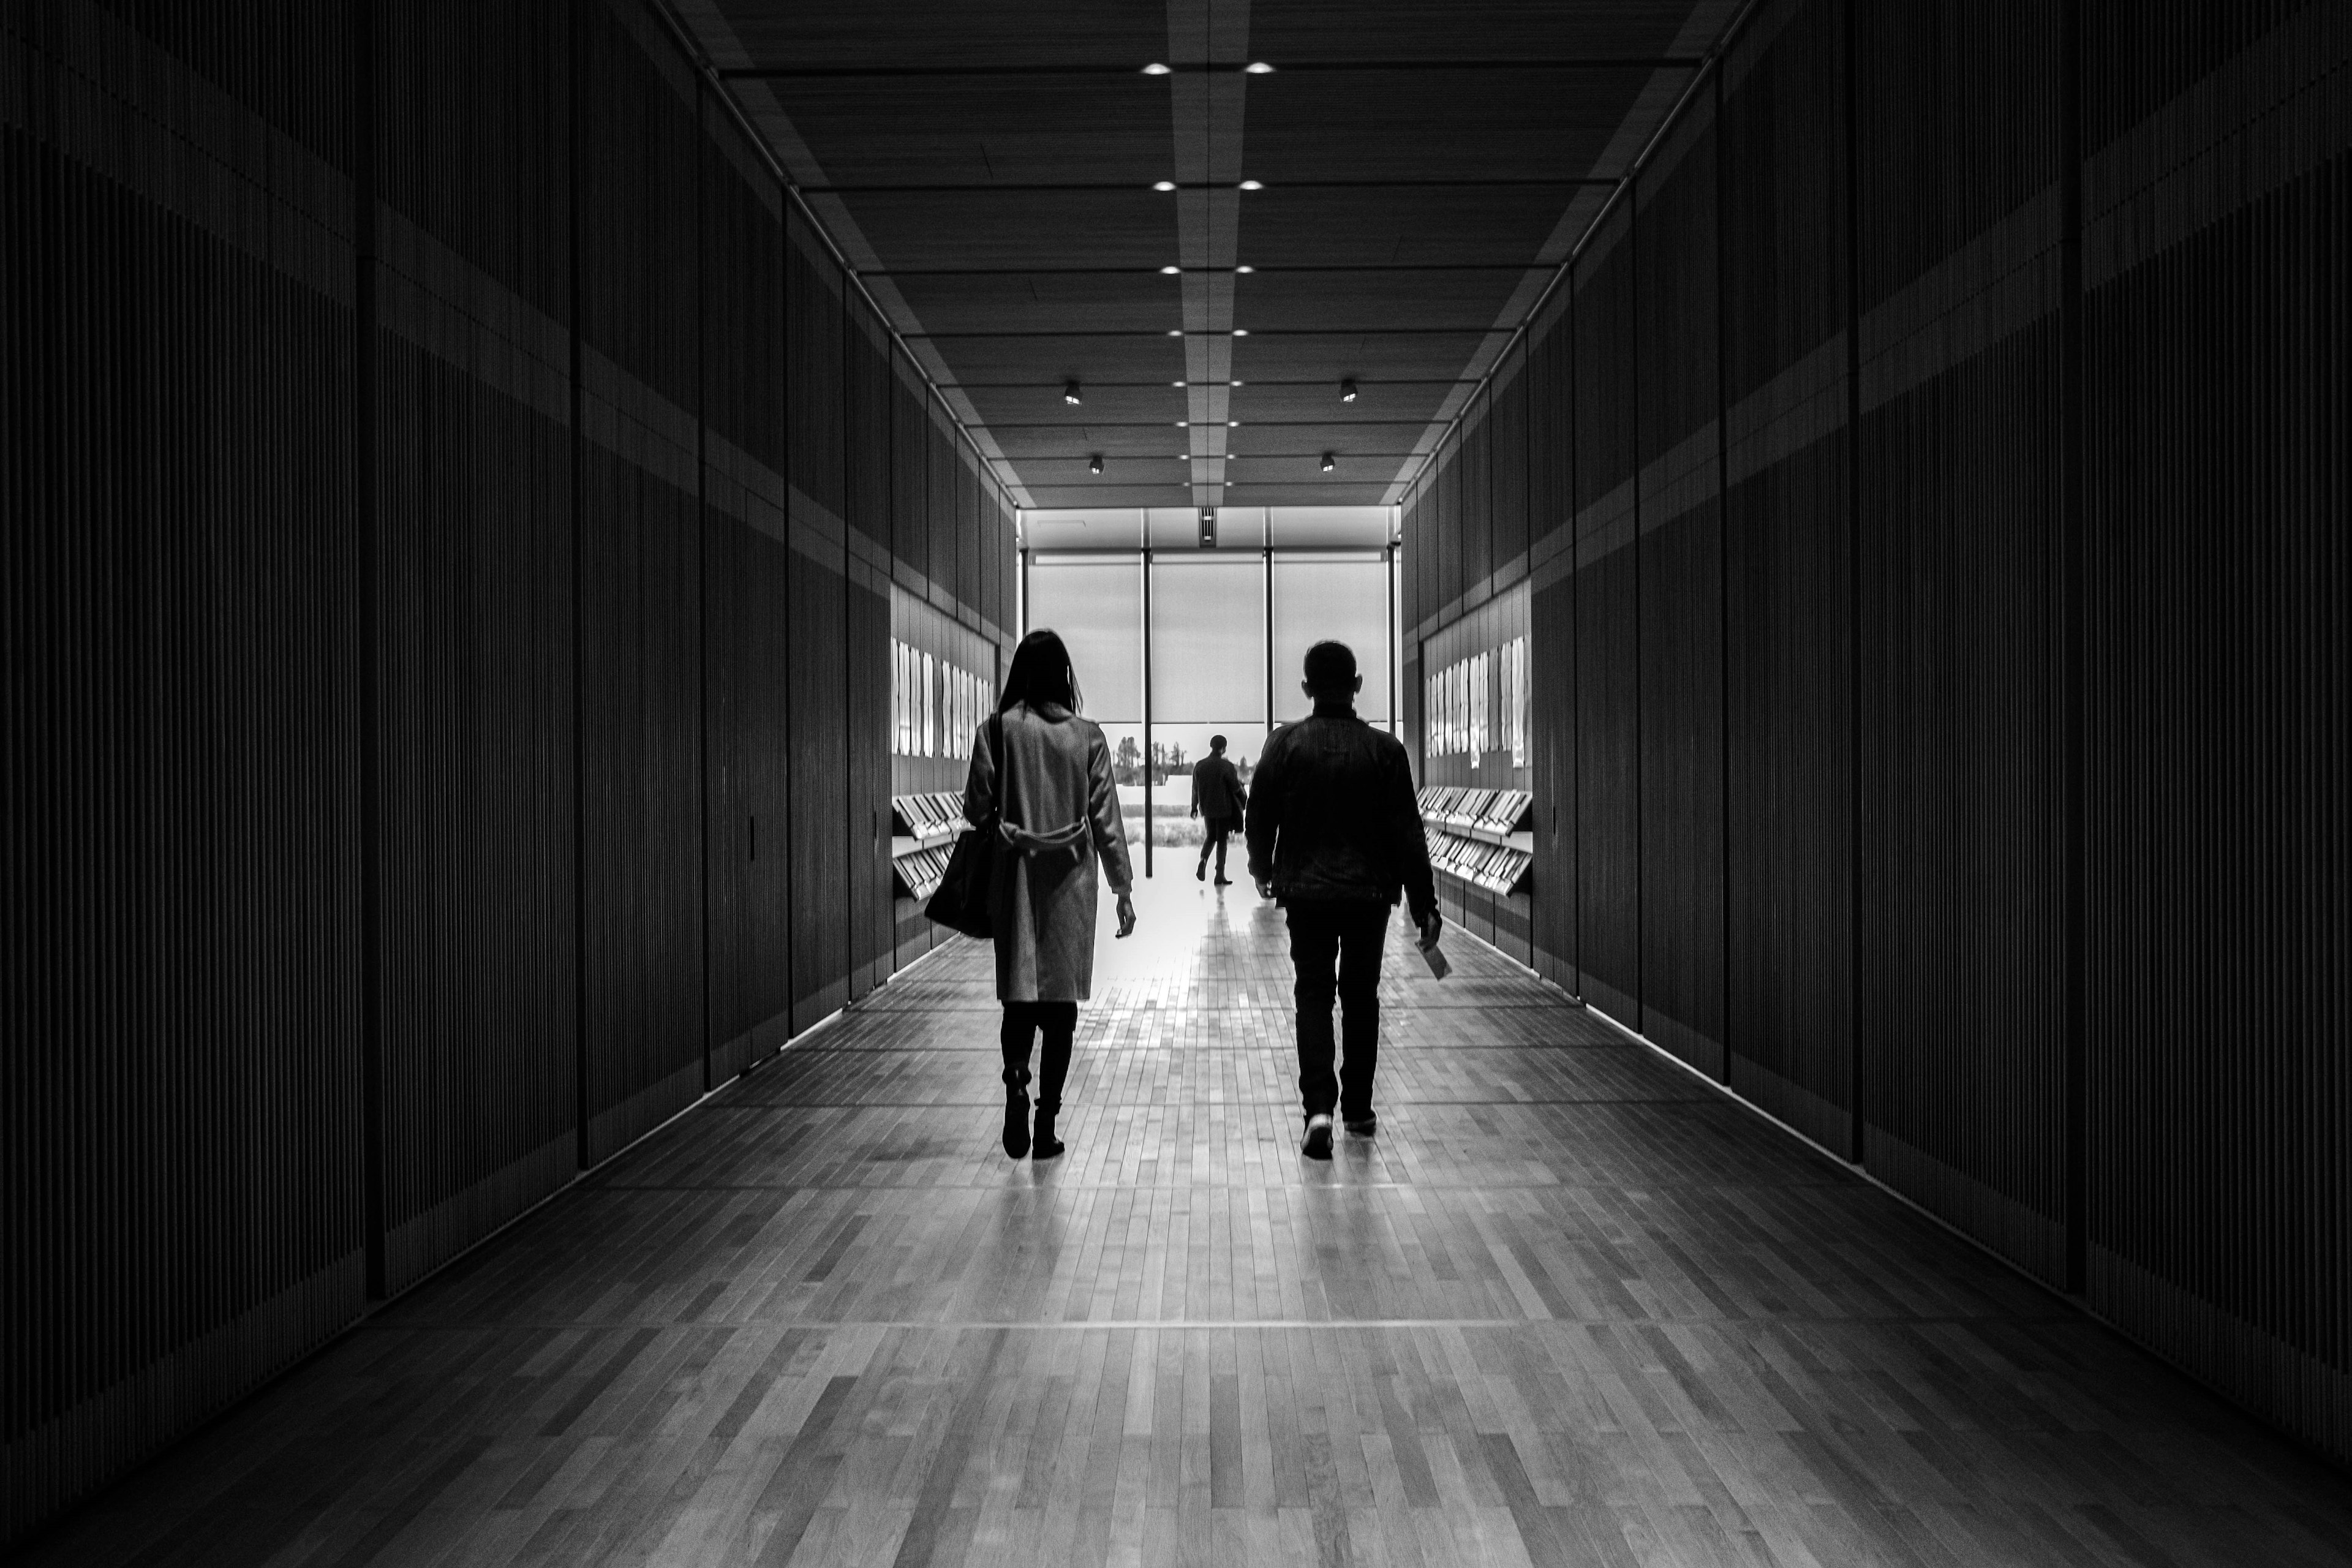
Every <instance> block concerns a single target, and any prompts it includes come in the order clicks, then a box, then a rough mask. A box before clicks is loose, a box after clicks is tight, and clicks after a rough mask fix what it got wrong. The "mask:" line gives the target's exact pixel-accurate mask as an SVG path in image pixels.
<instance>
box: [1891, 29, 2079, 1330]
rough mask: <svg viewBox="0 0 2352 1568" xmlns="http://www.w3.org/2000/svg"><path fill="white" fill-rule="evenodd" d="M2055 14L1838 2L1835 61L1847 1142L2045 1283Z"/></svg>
mask: <svg viewBox="0 0 2352 1568" xmlns="http://www.w3.org/2000/svg"><path fill="white" fill-rule="evenodd" d="M1855 21H1856V26H1855V39H1854V41H1855V60H1854V77H1853V79H1854V87H1855V94H1856V100H1855V106H1854V109H1855V119H1856V123H1857V125H1858V126H1859V127H1861V128H1862V133H1860V134H1858V135H1857V138H1856V149H1857V161H1856V163H1855V170H1854V173H1855V200H1856V202H1857V204H1858V205H1859V209H1860V212H1861V214H1862V215H1863V221H1862V222H1860V223H1859V224H1858V225H1857V228H1856V233H1857V239H1858V243H1857V247H1856V251H1855V263H1856V283H1857V300H1856V303H1857V310H1858V315H1859V331H1860V341H1859V346H1858V353H1857V364H1858V366H1859V369H1860V373H1861V376H1860V384H1859V386H1858V388H1857V402H1858V404H1859V405H1860V408H1861V413H1862V423H1861V425H1860V426H1859V432H1860V438H1859V441H1858V443H1857V473H1856V486H1857V489H1856V504H1857V516H1859V517H1860V518H1862V519H1863V520H1864V526H1863V527H1862V529H1861V530H1860V531H1859V534H1858V539H1857V547H1858V554H1857V569H1858V572H1859V575H1860V581H1859V584H1858V586H1859V593H1858V595H1857V596H1856V605H1857V606H1858V609H1859V612H1860V618H1859V621H1858V623H1857V625H1856V627H1855V647H1856V659H1857V664H1858V668H1859V673H1860V679H1859V681H1858V683H1857V697H1858V701H1859V708H1858V710H1857V712H1856V714H1855V722H1856V725H1857V732H1858V734H1859V736H1860V738H1861V750H1860V753H1859V756H1858V758H1857V761H1858V764H1859V769H1860V780H1859V791H1860V793H1859V796H1858V808H1859V809H1858V814H1857V820H1858V823H1859V825H1860V832H1861V835H1862V837H1861V844H1860V862H1861V875H1860V879H1859V881H1858V883H1857V889H1856V892H1857V900H1858V903H1857V927H1856V930H1857V934H1858V936H1859V939H1860V942H1861V948H1860V952H1859V957H1858V963H1859V969H1858V972H1857V974H1856V984H1857V987H1858V992H1859V995H1858V1001H1857V1009H1858V1011H1857V1016H1856V1019H1855V1027H1856V1032H1857V1036H1858V1037H1859V1038H1860V1039H1861V1040H1862V1041H1863V1042H1864V1049H1865V1050H1866V1051H1867V1053H1868V1055H1869V1062H1868V1072H1867V1079H1868V1083H1869V1092H1868V1095H1867V1097H1866V1099H1865V1100H1864V1104H1863V1108H1862V1109H1863V1111H1864V1138H1865V1147H1864V1158H1865V1160H1866V1162H1867V1163H1868V1164H1869V1165H1870V1167H1871V1168H1872V1169H1873V1170H1874V1171H1876V1172H1877V1173H1879V1174H1880V1175H1881V1176H1882V1177H1884V1178H1885V1180H1886V1181H1888V1182H1889V1183H1891V1184H1894V1185H1895V1187H1896V1188H1897V1189H1899V1190H1900V1191H1902V1192H1904V1193H1905V1194H1907V1195H1909V1196H1910V1197H1912V1198H1914V1199H1916V1200H1917V1201H1918V1202H1920V1203H1921V1204H1924V1205H1927V1207H1929V1208H1930V1209H1933V1210H1934V1211H1935V1212H1937V1214H1940V1215H1943V1216H1944V1217H1946V1218H1947V1219H1949V1220H1951V1221H1953V1222H1954V1223H1955V1224H1958V1225H1961V1226H1964V1227H1965V1228H1967V1229H1968V1230H1969V1233H1970V1234H1972V1235H1974V1236H1977V1237H1980V1238H1982V1239H1984V1240H1986V1241H1987V1242H1988V1243H1990V1245H1992V1246H1994V1247H1997V1248H1998V1249H1999V1250H2000V1252H2001V1253H2002V1254H2003V1255H2004V1256H2005V1257H2008V1258H2011V1259H2012V1260H2013V1261H2015V1262H2017V1263H2019V1264H2020V1265H2021V1266H2023V1267H2025V1268H2030V1269H2032V1271H2033V1272H2034V1273H2035V1274H2036V1275H2038V1276H2039V1277H2040V1278H2042V1279H2046V1280H2048V1281H2050V1282H2051V1283H2053V1284H2056V1285H2062V1286H2063V1284H2065V1283H2066V1278H2067V1259H2066V1199H2067V1192H2066V1187H2067V1177H2066V1167H2065V1160H2066V1147H2067V1136H2066V1117H2067V1112H2068V1105H2067V1092H2068V1086H2067V1044H2066V967H2067V963H2068V939H2067V932H2066V927H2065V910H2066V881H2067V875H2066V873H2067V865H2068V842H2067V841H2068V837H2069V835H2068V833H2067V831H2066V792H2065V779H2066V758H2067V743H2068V742H2067V725H2066V715H2065V702H2064V661H2063V648H2064V635H2065V630H2066V626H2067V622H2068V613H2069V612H2068V610H2067V606H2066V604H2065V600H2064V595H2063V562H2064V548H2063V546H2064V541H2065V539H2066V537H2067V522H2066V520H2065V517H2064V515H2063V505H2062V482H2063V474H2062V471H2061V449H2062V442H2061V438H2060V437H2061V430H2062V425H2063V420H2062V409H2061V405H2060V394H2061V363H2060V354H2061V350H2062V334H2061V325H2062V310H2061V306H2062V302H2063V288H2062V271H2063V254H2062V250H2063V243H2062V242H2063V234H2064V224H2063V181H2062V179H2061V162H2062V154H2061V136H2060V125H2059V121H2060V113H2061V107H2062V105H2061V93H2060V82H2061V78H2062V64H2063V58H2064V52H2065V51H2064V38H2063V26H2062V21H2063V10H2062V9H2061V8H2059V7H2055V6H2049V5H2032V4H2029V3H2025V0H2012V3H2009V4H2001V5H1957V4H1950V5H1940V4H1939V5H1914V6H1910V7H1907V8H1900V9H1898V8H1895V7H1889V6H1866V7H1862V8H1860V9H1858V11H1857V13H1856V18H1855ZM1987 102H1998V103H2000V104H2001V105H2002V106H2003V110H2002V112H2001V113H2000V115H1998V116H1988V115H1987V114H1986V113H1985V112H1984V110H1983V108H1982V107H1981V106H1982V105H1983V104H1984V103H1987Z"/></svg>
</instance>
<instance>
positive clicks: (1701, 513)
mask: <svg viewBox="0 0 2352 1568" xmlns="http://www.w3.org/2000/svg"><path fill="white" fill-rule="evenodd" d="M1716 173H1717V171H1716V166H1715V114H1714V100H1713V99H1712V97H1711V96H1710V97H1709V98H1707V99H1705V100H1701V101H1700V102H1699V103H1698V104H1697V105H1696V108H1695V110H1693V111H1692V112H1690V113H1687V114H1685V116H1684V117H1683V119H1682V121H1681V122H1680V123H1679V124H1678V125H1677V126H1675V129H1674V130H1673V131H1672V132H1670V133H1669V135H1668V137H1667V139H1666V142H1665V143H1664V146H1663V147H1661V148H1660V150H1659V153H1658V155H1657V157H1656V158H1655V160H1654V162H1653V163H1651V165H1650V167H1649V168H1648V169H1647V170H1646V171H1644V174H1643V180H1642V183H1641V185H1640V187H1639V188H1638V190H1637V193H1636V200H1635V203H1634V209H1633V221H1634V226H1635V232H1634V236H1633V258H1632V263H1633V318H1634V326H1633V331H1634V340H1635V342H1636V343H1637V345H1638V352H1639V355H1640V363H1639V366H1638V370H1637V374H1636V376H1635V379H1636V381H1637V382H1638V386H1637V388H1636V395H1635V397H1634V398H1633V405H1634V407H1635V409H1636V417H1635V420H1634V423H1635V426H1636V430H1635V433H1634V434H1635V446H1636V449H1637V451H1638V453H1639V456H1640V482H1639V484H1638V486H1637V487H1636V489H1637V494H1636V496H1635V516H1636V518H1637V519H1638V526H1639V532H1640V540H1641V543H1640V550H1639V560H1638V562H1637V563H1636V565H1635V567H1634V572H1633V575H1634V578H1635V582H1636V591H1637V594H1638V596H1639V601H1640V603H1639V616H1640V621H1641V626H1640V631H1639V635H1638V637H1636V641H1637V643H1638V645H1639V655H1638V659H1637V663H1638V679H1639V683H1640V695H1639V702H1638V706H1639V710H1640V715H1641V721H1640V726H1639V729H1640V737H1641V757H1640V764H1639V771H1640V784H1639V788H1640V794H1641V809H1640V819H1641V822H1642V824H1643V834H1642V853H1641V898H1640V900H1639V902H1640V909H1641V921H1642V924H1641V942H1642V959H1641V969H1640V973H1641V977H1642V1025H1641V1027H1642V1032H1643V1034H1645V1035H1647V1036H1648V1037H1650V1038H1651V1039H1652V1040H1653V1041H1654V1042H1656V1043H1657V1044H1658V1045H1660V1046H1662V1047H1664V1048H1665V1049H1667V1050H1669V1051H1672V1052H1673V1053H1674V1054H1675V1056H1677V1057H1679V1058H1682V1059H1683V1060H1684V1061H1686V1062H1688V1063H1689V1064H1690V1065H1691V1066H1693V1067H1695V1068H1698V1069H1699V1070H1700V1071H1701V1072H1704V1073H1706V1075H1707V1076H1708V1077H1710V1078H1713V1079H1718V1080H1720V1079H1722V1078H1723V1076H1724V1069H1725V1061H1724V1040H1725V1033H1724V973H1723V972H1724V941H1725V932H1724V834H1723V823H1724V793H1723V772H1724V757H1723V728H1724V727H1723V694H1724V684H1723V510H1722V506H1721V504H1720V498H1721V483H1720V480H1721V476H1722V460H1723V442H1722V421H1721V418H1720V414H1721V399H1722V389H1721V387H1720V385H1719V384H1718V377H1717V361H1718V358H1719V353H1720V348H1721V338H1720V336H1719V335H1718V327H1717V314H1718V309H1717V307H1718V304H1719V289H1720V283H1721V273H1720V270H1719V268H1718V267H1717V248H1716V204H1717V198H1718V196H1719V195H1720V193H1719V191H1718V190H1717V181H1716ZM1653 824H1654V825H1656V826H1652V825H1653Z"/></svg>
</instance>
